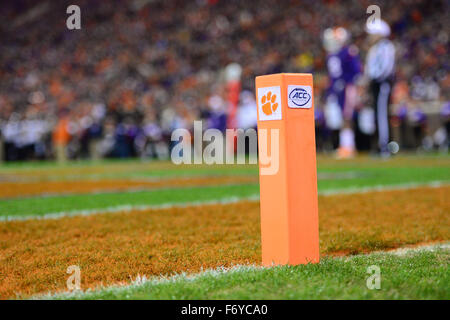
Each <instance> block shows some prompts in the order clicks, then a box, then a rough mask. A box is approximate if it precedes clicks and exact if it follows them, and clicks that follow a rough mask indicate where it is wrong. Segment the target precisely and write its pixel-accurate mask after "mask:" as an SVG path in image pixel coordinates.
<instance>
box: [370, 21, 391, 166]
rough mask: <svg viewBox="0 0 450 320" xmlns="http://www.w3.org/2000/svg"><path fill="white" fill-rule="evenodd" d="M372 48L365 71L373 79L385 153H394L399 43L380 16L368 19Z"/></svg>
mask: <svg viewBox="0 0 450 320" xmlns="http://www.w3.org/2000/svg"><path fill="white" fill-rule="evenodd" d="M366 32H367V33H368V34H369V42H370V45H371V47H370V49H369V53H368V54H367V60H366V66H365V73H366V76H367V78H368V79H369V80H370V91H371V94H372V96H373V107H374V110H375V117H376V121H375V123H376V133H377V136H378V147H379V151H380V154H381V156H383V157H387V156H389V155H390V153H389V150H388V143H389V99H390V96H391V92H392V83H393V80H394V79H393V78H394V71H395V47H394V45H393V44H392V42H391V41H390V40H389V39H388V37H389V35H390V34H391V29H390V27H389V25H388V24H387V23H386V22H385V21H383V20H381V19H376V20H374V21H372V22H368V23H367V25H366Z"/></svg>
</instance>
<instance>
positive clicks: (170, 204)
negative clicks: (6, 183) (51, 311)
mask: <svg viewBox="0 0 450 320" xmlns="http://www.w3.org/2000/svg"><path fill="white" fill-rule="evenodd" d="M448 185H450V183H449V182H448V181H434V182H430V183H406V184H397V185H387V186H386V185H385V186H383V185H379V186H372V187H354V188H343V189H332V190H324V191H320V192H319V195H321V196H334V195H340V194H342V195H348V194H362V193H369V192H383V191H395V190H409V189H416V188H424V187H425V188H439V187H443V186H448ZM241 201H252V202H256V201H259V194H254V195H251V196H247V197H239V196H235V197H224V198H222V199H212V200H206V201H193V202H167V203H164V204H157V205H126V204H125V205H120V206H112V207H105V208H95V209H86V210H71V211H59V212H50V213H46V214H44V215H11V216H0V222H2V221H17V220H18V221H23V220H45V219H60V218H64V217H73V216H90V215H95V214H105V213H116V212H130V211H147V210H151V209H170V208H186V207H199V206H205V205H217V204H231V203H237V202H241Z"/></svg>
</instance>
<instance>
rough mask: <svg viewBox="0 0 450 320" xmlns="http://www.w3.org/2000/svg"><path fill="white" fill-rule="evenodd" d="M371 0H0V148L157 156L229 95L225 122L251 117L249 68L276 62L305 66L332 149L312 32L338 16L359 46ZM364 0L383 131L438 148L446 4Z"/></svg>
mask: <svg viewBox="0 0 450 320" xmlns="http://www.w3.org/2000/svg"><path fill="white" fill-rule="evenodd" d="M371 2H372V1H332V0H328V1H325V0H323V1H314V0H303V1H288V0H287V1H274V0H254V1H237V0H226V1H225V0H197V1H180V0H166V1H159V0H154V1H151V0H128V1H119V0H116V1H95V0H89V1H88V0H79V1H69V2H67V1H39V2H38V3H37V2H35V1H31V0H30V1H27V0H16V1H7V2H2V3H1V4H0V17H1V19H0V38H1V39H2V40H1V42H2V48H1V50H0V130H1V137H2V138H1V140H3V145H4V146H3V158H4V159H6V160H23V159H32V158H33V159H36V158H37V159H41V158H42V159H44V158H50V157H54V156H55V155H57V154H58V153H59V154H60V156H61V157H62V158H64V157H65V156H67V157H69V158H83V157H94V158H95V157H130V156H143V157H153V156H158V157H166V156H167V155H168V151H169V148H170V134H171V132H172V130H173V129H176V128H180V127H183V128H189V127H190V126H192V122H193V120H195V119H203V120H204V121H205V125H204V128H205V129H206V128H211V127H214V128H218V129H220V130H224V129H225V128H226V127H227V124H228V125H230V123H231V122H230V121H229V118H230V108H229V104H230V103H234V102H233V101H234V100H235V102H236V103H237V112H236V114H235V115H234V114H233V118H234V117H235V121H234V122H233V125H234V126H237V127H241V128H244V129H245V128H250V127H255V126H256V102H255V98H254V93H253V92H254V77H255V76H257V75H262V74H269V73H278V72H311V73H313V75H314V80H315V96H316V97H315V107H316V116H317V117H316V118H317V119H316V120H317V122H316V125H317V140H318V147H319V148H320V149H322V150H332V149H333V144H332V142H331V141H330V139H331V138H330V135H329V132H328V131H329V130H328V129H327V124H326V122H325V120H324V117H323V113H322V107H323V103H324V99H323V92H324V91H325V88H326V87H327V81H328V78H327V72H326V64H325V61H326V54H327V53H326V52H325V50H324V49H323V47H322V41H321V37H322V33H323V31H324V30H325V29H326V28H329V27H334V26H343V27H345V28H346V29H347V30H348V31H349V32H350V34H351V42H352V43H353V44H354V45H356V47H357V48H358V49H359V50H360V54H361V56H362V57H364V55H365V54H366V53H367V44H366V34H365V33H364V24H365V22H366V20H367V17H368V15H367V14H366V8H367V7H368V6H369V5H370V4H372V3H371ZM69 4H77V5H79V6H80V8H81V21H82V29H81V30H68V29H67V28H66V19H67V17H68V15H67V14H66V8H67V6H68V5H69ZM377 4H378V5H379V6H380V8H381V16H382V18H383V19H384V20H385V21H387V22H388V23H389V24H390V26H391V29H392V34H391V39H392V40H393V42H394V44H395V46H396V51H397V63H396V84H395V87H394V92H393V97H392V105H391V114H392V116H391V126H394V127H396V128H398V130H397V131H395V130H394V132H397V135H398V137H397V141H399V142H400V145H401V146H402V147H403V148H408V147H410V148H423V147H424V146H428V148H433V146H435V145H441V146H442V145H445V146H446V148H447V147H448V145H447V143H448V142H443V141H445V139H446V138H445V136H446V135H448V130H449V119H450V110H449V109H450V105H449V103H450V96H449V91H450V90H449V87H450V78H449V75H448V70H449V30H450V27H449V19H448V16H449V10H448V9H449V3H448V1H445V0H442V1H440V0H434V1H426V0H413V1H406V0H401V1H377ZM230 63H237V64H239V65H240V66H241V67H242V73H241V81H240V83H239V90H238V96H236V97H233V96H232V94H230V86H229V85H227V81H226V80H227V76H226V72H225V71H224V70H225V68H226V66H228V65H229V64H230ZM360 94H361V96H362V97H363V99H362V103H363V104H364V103H365V104H368V103H369V102H368V101H367V100H368V99H369V97H367V98H365V91H364V90H361V92H360ZM433 114H434V115H437V116H436V117H435V119H434V120H433V121H434V125H433V127H434V129H433V130H431V129H430V126H429V123H428V120H429V117H430V116H429V115H433ZM356 115H357V113H355V116H356ZM445 126H446V127H445ZM439 128H440V129H439ZM444 128H445V129H444ZM436 129H438V130H436ZM405 132H409V134H406V133H405ZM427 139H428V140H427ZM424 141H425V142H426V141H428V142H426V143H425V144H424ZM447 141H448V140H447Z"/></svg>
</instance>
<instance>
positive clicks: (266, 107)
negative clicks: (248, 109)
mask: <svg viewBox="0 0 450 320" xmlns="http://www.w3.org/2000/svg"><path fill="white" fill-rule="evenodd" d="M276 100H277V95H276V94H272V92H271V91H269V92H267V94H265V95H264V96H263V97H262V98H261V104H262V107H261V108H262V111H263V112H264V113H265V114H266V115H268V116H270V115H271V114H272V113H274V112H275V111H276V110H277V108H278V103H277V102H275V101H276Z"/></svg>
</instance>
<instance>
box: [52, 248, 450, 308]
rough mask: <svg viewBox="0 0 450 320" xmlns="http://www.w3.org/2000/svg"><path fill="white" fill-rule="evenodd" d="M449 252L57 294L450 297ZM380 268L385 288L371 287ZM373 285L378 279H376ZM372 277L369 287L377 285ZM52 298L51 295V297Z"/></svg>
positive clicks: (252, 270)
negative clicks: (374, 273) (373, 268)
mask: <svg viewBox="0 0 450 320" xmlns="http://www.w3.org/2000/svg"><path fill="white" fill-rule="evenodd" d="M449 263H450V250H449V249H448V247H446V248H438V249H437V250H435V251H433V252H428V251H425V250H423V251H421V250H417V251H410V252H407V253H406V254H404V255H395V254H392V253H373V254H369V255H361V256H352V257H350V258H325V259H323V260H322V261H321V262H320V263H319V264H316V265H303V266H281V267H272V268H255V267H241V268H235V269H231V271H228V272H225V271H220V270H215V271H209V272H208V271H207V272H205V273H203V274H199V275H196V276H194V277H191V278H190V277H189V276H186V275H180V276H175V277H172V278H169V279H166V280H161V279H155V280H153V281H152V279H149V280H146V281H142V282H141V283H140V284H135V285H131V286H128V287H122V288H121V287H117V288H106V289H98V290H96V291H88V292H84V293H74V294H69V295H59V296H58V295H57V296H54V297H50V298H56V299H108V300H112V299H164V300H167V299H180V300H181V299H192V300H204V299H243V300H245V299H257V300H259V299H287V300H289V299H449V298H450V271H449V268H448V266H449ZM370 266H378V267H379V268H380V286H379V289H377V288H376V287H371V289H369V288H368V286H367V282H368V279H369V277H370V276H371V275H373V274H372V272H370V273H369V272H368V267H370ZM372 281H373V280H372ZM372 281H371V279H369V283H370V284H372V283H373V282H372ZM46 298H48V297H46Z"/></svg>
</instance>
